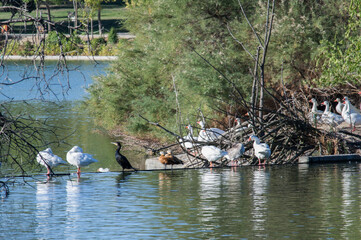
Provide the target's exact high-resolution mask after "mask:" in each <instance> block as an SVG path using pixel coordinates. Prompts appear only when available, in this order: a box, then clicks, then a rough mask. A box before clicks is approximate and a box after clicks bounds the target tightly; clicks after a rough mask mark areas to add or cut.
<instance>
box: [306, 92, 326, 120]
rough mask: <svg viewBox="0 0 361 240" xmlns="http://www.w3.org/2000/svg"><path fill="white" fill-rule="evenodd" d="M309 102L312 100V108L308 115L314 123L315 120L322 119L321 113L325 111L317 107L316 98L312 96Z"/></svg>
mask: <svg viewBox="0 0 361 240" xmlns="http://www.w3.org/2000/svg"><path fill="white" fill-rule="evenodd" d="M309 102H312V109H311V112H310V113H309V116H308V117H309V120H310V122H311V123H313V122H315V121H316V122H319V121H321V115H322V113H323V112H322V111H321V110H318V109H317V107H318V103H317V100H316V99H315V98H312V99H311V100H310V101H309Z"/></svg>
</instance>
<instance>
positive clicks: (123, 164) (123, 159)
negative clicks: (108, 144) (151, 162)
mask: <svg viewBox="0 0 361 240" xmlns="http://www.w3.org/2000/svg"><path fill="white" fill-rule="evenodd" d="M112 144H114V145H116V146H118V147H117V150H115V160H116V161H117V162H118V163H119V165H120V166H121V167H122V169H123V172H124V170H125V169H133V170H134V171H137V169H135V168H134V167H133V166H132V165H131V164H130V162H129V161H128V159H127V158H126V157H125V156H124V155H122V154H121V153H120V149H121V148H122V145H121V144H120V142H112Z"/></svg>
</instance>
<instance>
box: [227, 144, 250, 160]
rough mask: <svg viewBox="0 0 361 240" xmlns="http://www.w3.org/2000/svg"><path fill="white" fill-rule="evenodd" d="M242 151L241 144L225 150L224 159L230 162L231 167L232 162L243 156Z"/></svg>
mask: <svg viewBox="0 0 361 240" xmlns="http://www.w3.org/2000/svg"><path fill="white" fill-rule="evenodd" d="M244 151H245V149H244V145H243V143H237V144H236V145H235V146H234V147H232V148H230V149H228V150H227V155H225V156H224V157H225V158H227V159H228V160H230V161H231V162H232V165H233V163H234V160H236V159H238V158H240V157H241V156H242V155H243V154H244Z"/></svg>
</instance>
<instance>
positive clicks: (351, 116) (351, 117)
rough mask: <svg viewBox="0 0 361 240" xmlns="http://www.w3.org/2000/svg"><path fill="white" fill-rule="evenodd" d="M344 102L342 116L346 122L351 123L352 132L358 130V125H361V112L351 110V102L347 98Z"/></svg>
mask: <svg viewBox="0 0 361 240" xmlns="http://www.w3.org/2000/svg"><path fill="white" fill-rule="evenodd" d="M344 104H345V107H344V108H343V110H342V117H343V119H344V120H345V122H347V123H348V124H350V127H351V132H353V131H355V130H356V125H361V114H359V113H352V112H351V110H350V109H351V107H350V105H351V103H350V101H349V100H347V99H346V100H345V102H344Z"/></svg>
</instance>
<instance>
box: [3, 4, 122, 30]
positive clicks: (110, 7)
mask: <svg viewBox="0 0 361 240" xmlns="http://www.w3.org/2000/svg"><path fill="white" fill-rule="evenodd" d="M102 7H103V8H102V12H101V13H102V14H101V20H102V26H103V29H104V30H103V33H108V32H109V30H110V28H111V27H114V28H115V29H116V31H118V32H125V31H126V29H124V27H123V24H122V22H123V21H124V17H123V16H124V14H122V12H124V11H126V9H125V8H124V5H122V4H120V3H108V4H104V5H103V6H102ZM73 11H74V9H73V6H72V5H65V6H64V5H63V6H53V7H52V8H51V15H52V20H53V21H55V22H61V21H64V27H62V28H60V29H58V30H59V31H60V32H64V33H67V32H68V30H67V29H66V26H68V23H69V22H68V13H69V12H70V13H72V12H73ZM41 12H42V16H43V18H47V14H46V13H47V11H46V9H45V8H43V7H42V8H41ZM35 14H36V13H35V11H33V12H31V15H32V16H35ZM10 17H11V14H10V13H7V12H0V22H2V21H7V20H9V19H10ZM81 18H82V12H81V9H79V12H78V19H81ZM70 24H71V25H73V23H72V22H71V23H70ZM89 26H90V23H89ZM93 26H94V34H97V33H98V21H97V14H95V16H94V17H93ZM11 27H12V29H13V32H14V33H34V32H35V27H34V25H33V24H30V23H27V26H26V32H25V27H24V23H17V24H12V25H11ZM89 31H90V30H89Z"/></svg>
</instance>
